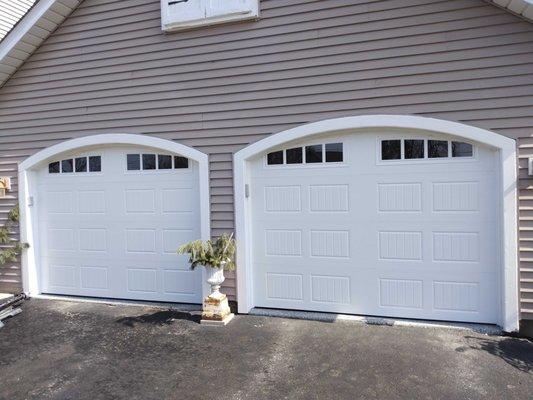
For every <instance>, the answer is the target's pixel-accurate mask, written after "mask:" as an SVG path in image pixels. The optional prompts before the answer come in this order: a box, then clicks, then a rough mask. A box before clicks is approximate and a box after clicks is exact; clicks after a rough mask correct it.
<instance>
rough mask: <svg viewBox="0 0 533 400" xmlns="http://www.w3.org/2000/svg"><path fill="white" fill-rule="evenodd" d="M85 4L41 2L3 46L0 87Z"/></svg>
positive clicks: (0, 46) (76, 1) (58, 0)
mask: <svg viewBox="0 0 533 400" xmlns="http://www.w3.org/2000/svg"><path fill="white" fill-rule="evenodd" d="M81 1H82V0H39V1H37V2H36V3H35V4H34V5H33V7H32V8H31V9H30V10H29V11H28V12H27V13H26V15H24V17H23V18H22V19H21V20H20V21H19V23H18V24H17V25H15V27H14V28H13V29H12V30H11V31H10V32H9V33H8V34H7V36H6V37H5V38H4V39H3V40H2V41H1V42H0V87H1V86H3V85H4V83H6V81H7V80H8V79H9V77H10V76H11V75H13V74H14V73H15V72H16V71H17V69H18V68H19V67H20V66H21V65H22V64H23V63H24V62H25V61H26V60H27V59H28V57H29V56H30V55H31V54H32V53H33V52H34V51H35V50H36V49H37V48H38V47H39V46H40V45H41V44H42V43H43V42H44V40H45V39H46V38H47V37H48V36H50V34H51V33H52V32H53V31H55V30H56V29H57V27H58V26H59V25H60V24H61V23H62V22H63V21H64V20H65V18H66V17H68V16H69V15H70V13H71V12H72V11H73V10H74V9H75V8H76V7H77V6H78V4H80V3H81Z"/></svg>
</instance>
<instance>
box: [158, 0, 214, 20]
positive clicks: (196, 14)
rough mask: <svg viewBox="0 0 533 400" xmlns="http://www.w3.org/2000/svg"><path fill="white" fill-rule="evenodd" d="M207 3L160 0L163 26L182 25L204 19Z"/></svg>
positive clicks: (196, 0) (189, 0)
mask: <svg viewBox="0 0 533 400" xmlns="http://www.w3.org/2000/svg"><path fill="white" fill-rule="evenodd" d="M207 1H208V0H187V1H184V0H161V10H162V11H163V13H162V17H163V24H164V25H166V24H182V23H187V22H190V21H198V20H203V19H205V18H206V2H207ZM165 10H166V12H165Z"/></svg>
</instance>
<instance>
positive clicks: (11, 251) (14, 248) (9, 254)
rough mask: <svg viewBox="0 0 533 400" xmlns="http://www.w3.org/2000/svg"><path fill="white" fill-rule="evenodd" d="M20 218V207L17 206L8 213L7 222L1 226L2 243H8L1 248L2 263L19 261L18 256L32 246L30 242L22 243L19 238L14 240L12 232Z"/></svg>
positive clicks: (0, 258) (0, 260) (0, 243)
mask: <svg viewBox="0 0 533 400" xmlns="http://www.w3.org/2000/svg"><path fill="white" fill-rule="evenodd" d="M19 218H20V213H19V208H18V206H15V207H14V208H13V209H12V210H11V211H9V213H8V215H7V222H6V223H5V224H4V226H2V227H1V228H0V245H8V246H7V247H5V248H2V249H0V265H4V264H6V263H8V262H14V261H17V257H18V256H19V255H20V253H22V251H23V250H24V249H27V248H28V247H30V245H29V244H28V243H22V242H20V241H18V240H13V239H12V238H11V236H10V232H11V230H12V228H13V227H15V226H16V225H18V222H19Z"/></svg>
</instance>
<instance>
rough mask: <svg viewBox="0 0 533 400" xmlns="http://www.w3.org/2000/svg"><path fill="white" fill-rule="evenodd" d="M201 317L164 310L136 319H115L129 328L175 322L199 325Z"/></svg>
mask: <svg viewBox="0 0 533 400" xmlns="http://www.w3.org/2000/svg"><path fill="white" fill-rule="evenodd" d="M201 318H202V316H201V315H192V314H190V313H188V312H182V311H176V310H166V311H157V312H155V313H153V314H143V315H139V316H136V317H123V318H119V319H117V322H118V323H119V324H122V325H126V326H129V327H134V326H135V324H150V325H158V326H163V325H170V324H172V322H173V321H175V320H179V319H181V320H188V321H192V322H195V323H197V324H199V323H200V319H201Z"/></svg>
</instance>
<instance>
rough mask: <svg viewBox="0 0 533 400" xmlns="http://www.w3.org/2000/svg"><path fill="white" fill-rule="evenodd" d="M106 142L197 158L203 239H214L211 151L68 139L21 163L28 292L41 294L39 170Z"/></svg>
mask: <svg viewBox="0 0 533 400" xmlns="http://www.w3.org/2000/svg"><path fill="white" fill-rule="evenodd" d="M104 145H135V146H143V147H150V148H153V149H158V150H161V151H165V152H168V153H173V154H176V155H180V156H184V157H187V158H189V159H191V160H194V161H196V162H197V163H198V179H199V189H200V232H201V236H202V239H203V240H207V239H209V238H210V236H211V228H210V207H209V165H208V156H207V154H205V153H202V152H200V151H198V150H195V149H193V148H191V147H188V146H185V145H183V144H179V143H175V142H172V141H170V140H166V139H160V138H154V137H150V136H143V135H132V134H125V133H110V134H103V135H93V136H85V137H81V138H78V139H72V140H67V141H65V142H62V143H59V144H56V145H54V146H51V147H48V148H46V149H44V150H41V151H39V152H38V153H36V154H34V155H33V156H31V157H29V158H27V159H26V160H25V161H23V162H22V163H21V164H20V165H19V204H20V235H21V240H22V241H23V242H26V243H29V244H30V248H29V249H28V250H27V251H26V252H25V253H24V254H23V256H22V278H23V289H24V292H25V293H27V294H29V295H37V294H40V291H39V274H38V270H37V260H38V252H39V244H38V241H37V240H36V239H37V237H36V236H35V235H36V234H37V233H36V232H37V229H36V224H37V215H36V213H35V212H34V208H33V204H32V201H33V200H32V199H33V197H34V196H35V194H36V190H37V188H36V185H37V181H36V176H35V175H36V170H37V169H38V168H39V167H41V166H42V164H43V163H45V162H46V161H47V160H49V159H51V158H52V157H57V156H58V155H60V154H63V153H67V152H71V151H75V150H81V149H84V148H88V147H92V146H104ZM204 286H205V285H204ZM205 291H207V287H206V286H205V287H204V292H205ZM204 294H205V293H204Z"/></svg>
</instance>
